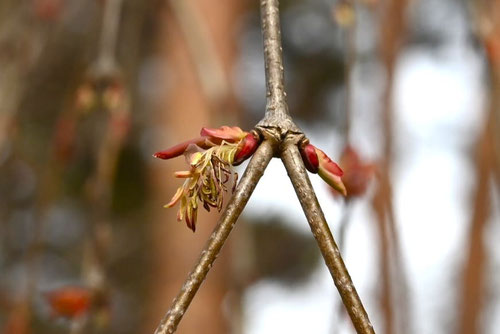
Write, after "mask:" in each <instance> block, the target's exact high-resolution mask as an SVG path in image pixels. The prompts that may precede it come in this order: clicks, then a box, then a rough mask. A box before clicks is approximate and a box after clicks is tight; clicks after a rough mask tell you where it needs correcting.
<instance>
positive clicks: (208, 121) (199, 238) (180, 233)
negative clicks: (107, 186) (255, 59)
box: [144, 0, 244, 333]
mask: <svg viewBox="0 0 500 334" xmlns="http://www.w3.org/2000/svg"><path fill="white" fill-rule="evenodd" d="M243 5H244V2H241V1H228V0H225V1H219V2H217V3H214V2H211V1H207V0H198V1H193V2H192V3H191V4H190V7H192V8H193V9H194V10H196V11H197V13H198V14H199V15H195V16H194V17H198V18H202V19H203V20H204V21H203V22H201V23H200V24H202V26H204V27H205V28H206V29H207V30H206V31H204V38H208V40H206V41H205V42H206V43H212V44H211V47H212V48H213V50H214V51H215V56H216V59H215V60H216V61H218V62H219V64H220V65H222V70H223V79H224V80H227V78H228V77H229V73H230V70H231V67H232V65H233V63H234V60H235V57H236V45H235V42H236V41H235V40H234V38H235V34H234V31H235V29H236V24H237V23H238V21H239V20H240V14H241V13H242V8H243ZM188 14H193V13H188ZM162 16H163V17H162V19H161V20H162V22H163V23H164V26H163V28H162V31H163V32H162V36H161V37H160V41H159V43H160V45H161V49H162V55H163V57H164V59H165V68H164V69H165V73H166V75H167V79H168V87H166V88H165V91H168V94H167V95H165V98H164V99H163V101H161V108H160V110H159V111H158V113H157V115H156V121H155V123H156V124H158V126H159V127H160V129H161V130H160V131H161V133H160V136H159V138H158V139H159V140H158V141H157V142H156V145H158V147H156V150H159V149H163V148H165V147H167V146H171V145H172V144H174V143H177V142H180V141H183V140H186V139H188V138H190V137H195V136H196V135H198V133H199V131H200V129H201V127H203V126H213V127H215V126H219V125H222V124H219V123H218V122H217V124H216V122H215V121H213V120H212V119H213V118H214V117H216V115H215V114H214V113H212V112H211V111H212V110H215V111H217V112H218V111H219V110H217V108H216V107H214V106H217V107H218V106H220V105H221V104H226V103H225V102H227V101H228V98H227V97H228V95H225V96H222V97H220V100H218V101H214V100H213V96H207V94H206V92H205V91H204V90H203V86H202V83H201V82H200V73H199V71H200V69H201V70H203V69H204V68H203V67H197V66H196V64H195V62H196V57H197V56H196V55H194V54H193V52H197V51H200V50H198V49H193V48H190V47H189V46H188V45H189V41H186V39H187V38H191V37H190V35H189V34H186V32H185V31H183V30H182V26H181V22H179V17H176V16H175V15H174V11H173V10H171V8H168V9H167V10H166V11H165V13H163V14H162ZM201 52H203V50H201ZM203 65H204V66H213V65H214V64H210V63H204V64H203ZM214 66H217V65H214ZM228 87H230V85H228ZM211 98H212V99H211ZM221 101H222V103H221ZM235 108H236V106H235V105H234V103H229V104H228V109H230V110H231V111H232V110H234V109H235ZM228 125H232V124H228ZM151 151H152V153H153V152H154V151H155V148H151ZM152 164H153V167H152V183H153V184H154V188H155V189H154V191H155V198H156V200H155V201H154V202H153V203H152V207H153V217H154V223H153V225H152V226H151V228H152V229H151V234H152V245H153V246H152V253H153V256H154V259H153V267H154V268H155V269H154V270H153V273H152V275H153V276H152V277H151V284H150V286H151V291H150V305H148V307H149V310H150V311H149V312H148V314H149V318H148V319H147V321H146V328H145V329H144V332H146V333H152V332H153V331H154V328H156V326H157V325H158V322H159V320H160V319H161V317H162V315H163V313H164V311H165V309H167V308H168V306H169V304H170V301H171V300H172V299H173V298H174V297H175V295H176V294H177V292H178V290H179V288H180V287H181V286H182V283H183V281H184V279H185V277H186V274H187V273H188V272H189V270H190V268H191V267H192V265H193V263H194V262H195V261H196V258H197V257H198V255H199V253H200V251H201V248H202V246H203V244H204V243H205V241H206V240H207V238H208V236H209V233H210V231H211V230H212V228H213V226H214V225H215V223H216V220H217V218H218V217H219V215H218V214H217V213H216V212H212V213H208V214H207V213H206V212H205V211H203V212H201V211H200V212H199V217H198V221H199V224H198V229H197V231H196V233H195V234H193V233H192V232H191V231H190V230H188V229H187V228H186V227H185V226H184V222H176V210H175V209H171V210H167V209H163V208H162V206H163V204H165V203H167V202H168V201H169V200H170V198H171V197H172V195H173V194H174V192H175V189H176V188H177V187H178V186H180V181H179V180H176V179H174V178H173V177H172V172H173V171H174V170H181V169H185V166H184V161H183V158H178V159H176V160H174V161H169V163H165V162H163V163H162V162H161V161H154V162H152ZM229 256H230V252H228V250H226V252H224V254H223V255H222V256H221V258H219V261H218V263H217V265H216V266H215V267H214V268H213V272H212V273H211V275H209V277H208V278H207V280H206V282H205V284H204V286H203V288H202V289H200V291H199V293H198V294H197V298H196V299H195V300H194V301H193V303H192V305H191V307H190V309H189V312H187V314H186V320H185V321H184V322H183V323H182V324H181V325H180V326H179V329H178V333H200V331H202V332H203V333H225V332H227V329H228V321H227V320H226V319H225V318H224V314H223V307H222V304H223V300H224V297H225V295H226V293H227V292H228V280H229V279H230V277H228V275H229V273H230V271H229V269H228V266H229V263H230V262H229Z"/></svg>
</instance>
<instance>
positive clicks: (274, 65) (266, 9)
mask: <svg viewBox="0 0 500 334" xmlns="http://www.w3.org/2000/svg"><path fill="white" fill-rule="evenodd" d="M260 10H261V26H262V35H263V37H264V66H265V69H266V96H267V105H266V114H265V115H264V118H263V119H262V120H261V121H260V122H259V124H257V127H260V128H274V129H276V130H278V131H279V134H278V135H279V138H278V139H281V138H283V134H286V133H287V132H295V133H302V131H301V130H300V129H299V128H298V127H297V125H295V123H294V122H293V121H292V119H291V117H290V113H289V112H288V105H287V103H286V93H285V75H284V70H283V56H282V53H283V48H282V47H281V28H280V17H279V1H278V0H261V2H260Z"/></svg>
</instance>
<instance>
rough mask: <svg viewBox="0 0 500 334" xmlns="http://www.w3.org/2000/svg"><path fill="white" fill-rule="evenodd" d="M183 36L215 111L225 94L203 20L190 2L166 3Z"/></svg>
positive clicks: (224, 83) (226, 89) (225, 85)
mask: <svg viewBox="0 0 500 334" xmlns="http://www.w3.org/2000/svg"><path fill="white" fill-rule="evenodd" d="M168 3H169V4H170V7H171V8H172V12H173V14H174V16H175V18H176V19H177V21H178V23H179V26H180V28H181V30H182V32H183V34H184V39H185V40H186V43H187V47H188V50H189V53H190V55H191V58H192V61H193V63H194V65H195V66H194V67H195V68H196V73H197V75H198V79H199V81H200V84H201V88H202V90H203V94H204V95H205V96H206V97H207V98H208V100H209V101H210V102H211V104H212V105H211V107H212V108H215V109H217V108H218V107H219V105H220V103H221V101H223V100H224V99H225V98H226V96H227V95H228V93H229V87H228V82H227V78H226V75H225V73H224V69H223V66H222V63H221V61H222V60H221V59H220V57H219V55H218V53H217V52H216V50H215V47H214V45H213V41H212V40H211V36H210V34H209V33H208V28H207V27H206V23H205V21H204V20H203V19H202V17H201V15H200V13H199V10H198V8H197V7H196V6H194V5H193V4H192V3H191V2H190V1H178V0H170V1H169V2H168Z"/></svg>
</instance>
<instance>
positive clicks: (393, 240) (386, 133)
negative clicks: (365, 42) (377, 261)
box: [373, 0, 412, 334]
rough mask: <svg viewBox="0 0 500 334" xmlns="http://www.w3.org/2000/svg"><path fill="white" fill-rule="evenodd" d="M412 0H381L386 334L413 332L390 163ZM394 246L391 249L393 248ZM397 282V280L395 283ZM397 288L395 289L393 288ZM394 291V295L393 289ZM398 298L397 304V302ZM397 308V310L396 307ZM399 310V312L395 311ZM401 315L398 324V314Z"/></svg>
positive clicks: (379, 195)
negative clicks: (397, 80) (397, 77)
mask: <svg viewBox="0 0 500 334" xmlns="http://www.w3.org/2000/svg"><path fill="white" fill-rule="evenodd" d="M408 4H409V0H389V1H386V2H383V3H381V6H382V8H381V9H380V17H379V26H380V30H379V38H380V46H379V52H380V58H381V62H382V64H383V66H384V68H385V71H386V74H387V75H386V82H385V87H384V91H383V93H382V94H383V95H382V96H383V97H382V131H381V133H382V134H383V149H382V152H383V156H382V159H381V161H380V162H379V173H378V175H379V180H378V181H379V182H378V187H377V190H376V193H375V195H374V198H373V208H374V210H375V213H376V217H377V221H378V228H379V237H380V253H381V254H380V255H381V262H382V263H381V271H382V299H381V306H382V309H383V311H384V321H385V326H386V330H385V333H387V334H394V333H399V332H401V333H403V332H404V333H411V332H412V328H411V322H410V314H411V312H410V310H409V305H410V301H409V298H410V296H409V288H408V279H407V277H406V269H405V266H404V260H403V258H402V254H401V244H400V240H399V234H398V230H397V222H396V220H395V215H394V206H393V202H392V198H393V193H392V185H391V179H390V177H391V165H392V154H393V150H394V148H393V134H394V132H393V123H392V119H393V116H394V115H393V105H392V101H393V93H394V92H393V87H394V71H395V66H396V60H397V57H398V54H399V51H400V49H401V45H402V43H403V40H404V36H405V32H406V10H407V7H408ZM391 250H392V252H391ZM391 258H392V259H393V260H394V264H395V265H394V268H395V275H394V276H393V275H392V272H391V267H392V266H391ZM393 282H394V283H396V284H393ZM394 287H395V288H396V289H395V291H393V288H394ZM393 292H395V297H396V298H394V297H393V296H392V293H393ZM395 302H396V305H394V303H395ZM396 310H397V311H396ZM395 311H396V313H395ZM395 316H399V317H400V319H401V322H400V328H399V329H398V327H396V326H397V325H398V324H397V323H396V322H395V320H396V317H395Z"/></svg>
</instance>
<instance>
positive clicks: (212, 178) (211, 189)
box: [154, 126, 259, 232]
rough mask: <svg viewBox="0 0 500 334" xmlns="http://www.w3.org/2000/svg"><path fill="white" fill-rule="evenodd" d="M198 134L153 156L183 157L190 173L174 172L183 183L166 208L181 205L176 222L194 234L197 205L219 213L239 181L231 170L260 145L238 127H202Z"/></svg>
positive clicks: (257, 140) (161, 157)
mask: <svg viewBox="0 0 500 334" xmlns="http://www.w3.org/2000/svg"><path fill="white" fill-rule="evenodd" d="M200 135H201V136H200V137H198V138H195V139H192V140H189V141H186V142H183V143H180V144H178V145H175V146H173V147H171V148H169V149H167V150H164V151H160V152H157V153H155V154H154V156H155V157H157V158H160V159H171V158H175V157H177V156H180V155H185V157H186V160H187V163H188V164H189V166H190V168H189V170H186V171H180V172H175V174H174V176H175V177H177V178H183V179H186V180H185V181H184V184H183V185H182V186H181V187H179V188H178V189H177V192H176V193H175V195H174V197H172V199H171V200H170V202H169V203H168V204H166V205H165V207H167V208H171V207H173V206H174V205H176V204H177V203H179V202H180V208H179V211H178V212H177V220H178V221H182V220H185V221H186V224H187V226H188V227H189V228H190V229H191V230H193V232H194V231H195V229H196V217H197V213H198V206H199V203H201V205H202V206H203V207H204V208H205V209H206V210H207V211H210V208H211V207H212V208H217V210H218V211H220V210H221V209H222V205H223V194H224V193H225V192H227V191H228V190H229V188H231V191H233V190H234V187H235V186H236V182H237V180H238V174H237V173H236V172H235V171H234V170H233V168H232V167H233V166H236V165H239V164H240V163H242V162H243V161H244V160H246V159H247V158H249V157H250V156H251V155H252V154H253V153H254V152H255V150H256V149H257V146H258V145H259V137H258V135H257V134H256V133H248V132H245V131H243V130H241V129H240V128H239V127H228V126H222V127H220V128H218V129H209V128H203V129H202V130H201V134H200Z"/></svg>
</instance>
